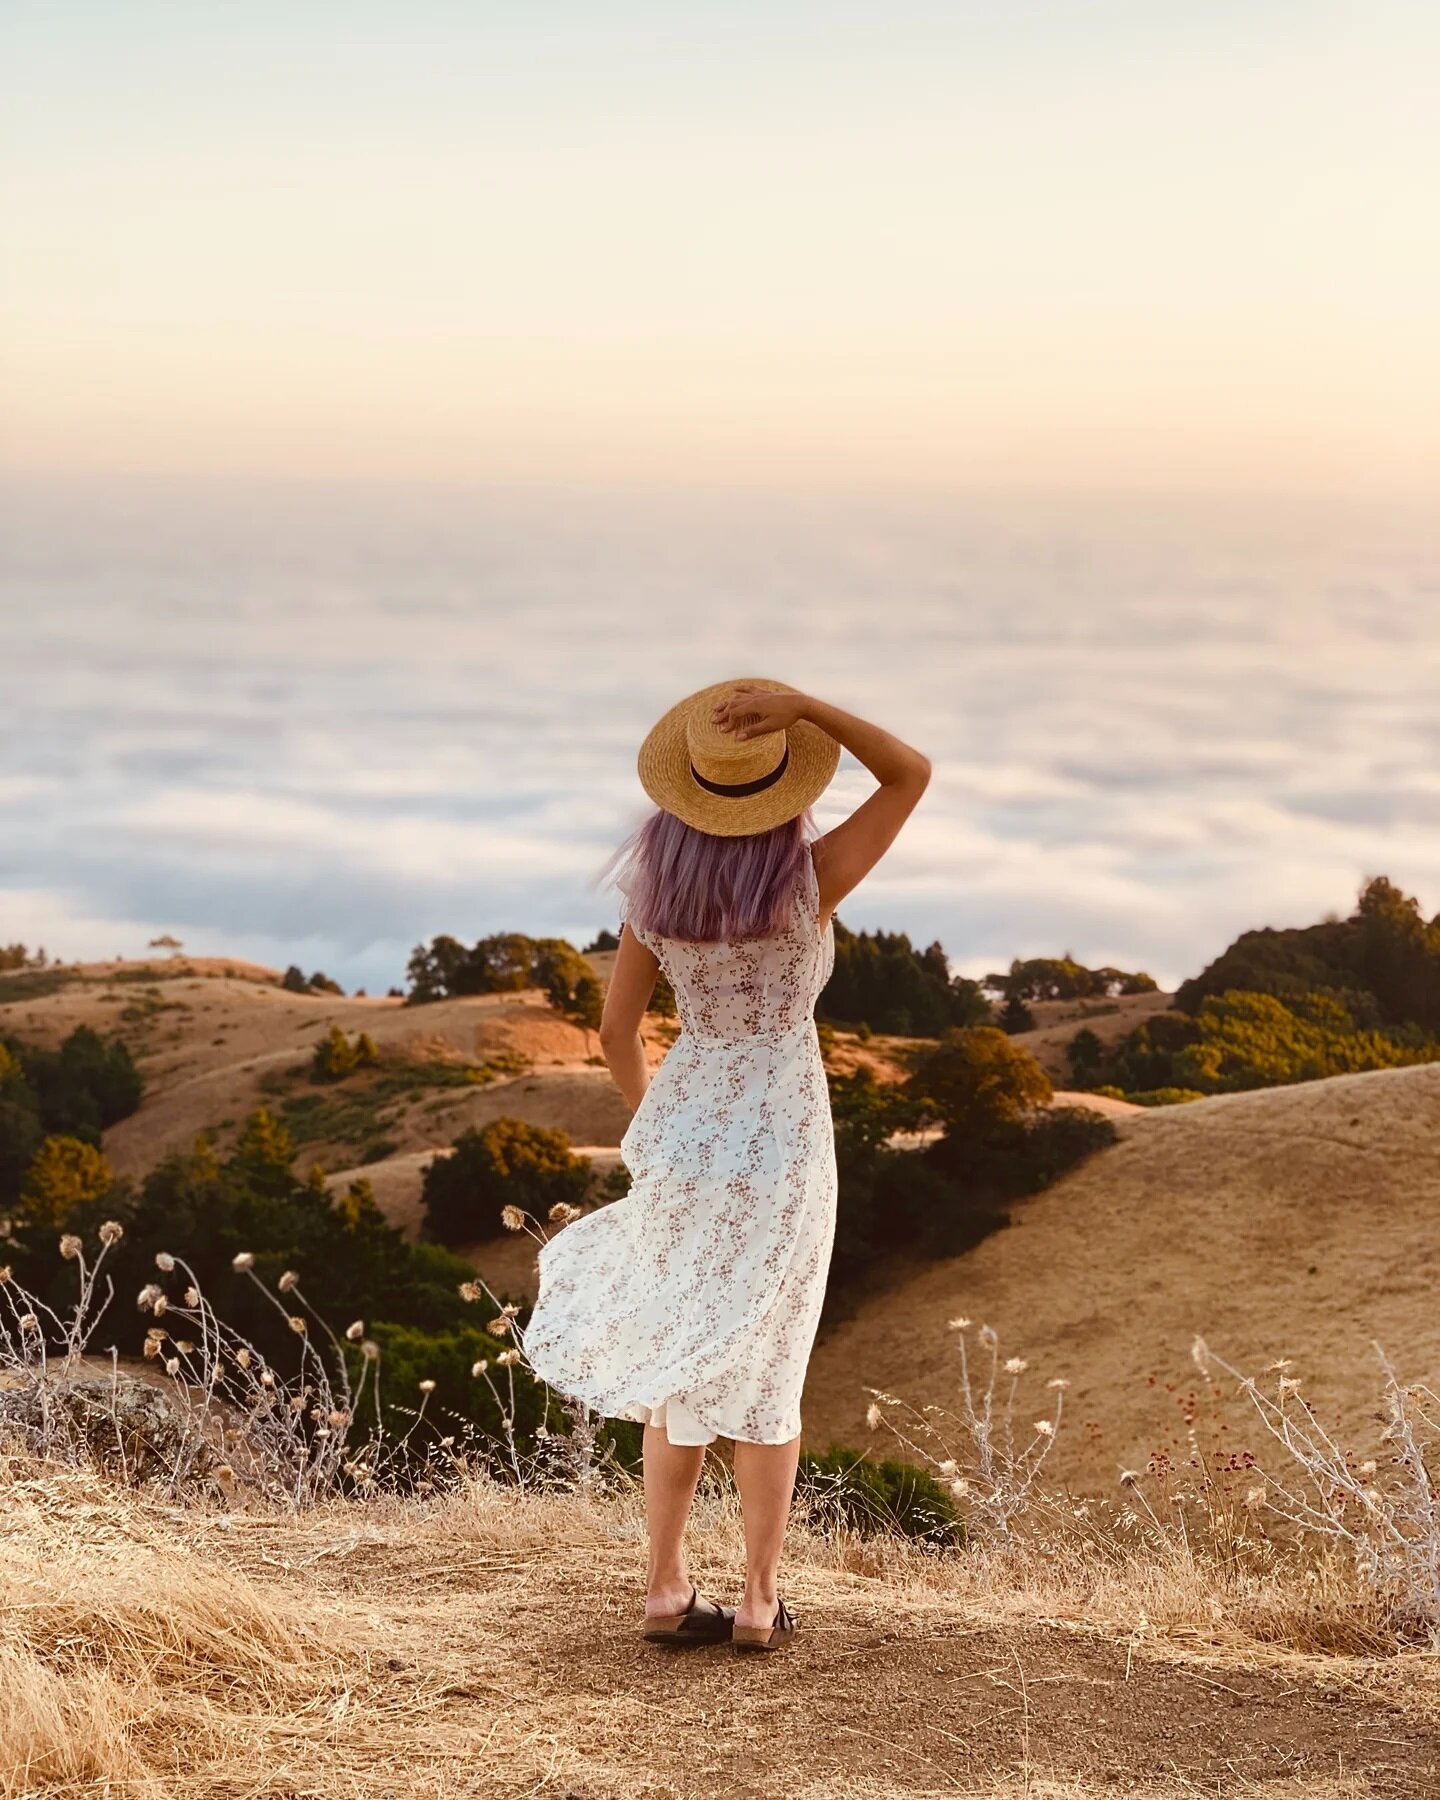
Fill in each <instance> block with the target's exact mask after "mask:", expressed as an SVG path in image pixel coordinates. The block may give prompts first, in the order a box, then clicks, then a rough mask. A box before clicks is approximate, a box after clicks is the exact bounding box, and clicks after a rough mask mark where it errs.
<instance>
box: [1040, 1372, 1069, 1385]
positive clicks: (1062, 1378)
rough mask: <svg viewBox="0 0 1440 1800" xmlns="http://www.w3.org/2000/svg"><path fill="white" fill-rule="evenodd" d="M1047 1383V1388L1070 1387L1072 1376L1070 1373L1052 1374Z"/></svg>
mask: <svg viewBox="0 0 1440 1800" xmlns="http://www.w3.org/2000/svg"><path fill="white" fill-rule="evenodd" d="M1045 1385H1046V1387H1047V1388H1068V1387H1069V1385H1070V1378H1069V1376H1068V1375H1055V1376H1052V1377H1051V1379H1050V1380H1049V1381H1047V1382H1046V1383H1045Z"/></svg>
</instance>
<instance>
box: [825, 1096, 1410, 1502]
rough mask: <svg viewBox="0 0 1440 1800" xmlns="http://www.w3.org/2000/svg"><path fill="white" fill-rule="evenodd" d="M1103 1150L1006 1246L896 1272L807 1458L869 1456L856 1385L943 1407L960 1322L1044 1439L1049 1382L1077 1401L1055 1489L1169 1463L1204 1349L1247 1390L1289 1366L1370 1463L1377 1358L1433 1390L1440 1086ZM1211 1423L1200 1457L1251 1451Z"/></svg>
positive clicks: (1191, 1109) (1184, 1119)
mask: <svg viewBox="0 0 1440 1800" xmlns="http://www.w3.org/2000/svg"><path fill="white" fill-rule="evenodd" d="M1117 1129H1118V1131H1119V1134H1120V1141H1119V1142H1118V1143H1117V1144H1115V1145H1114V1146H1113V1147H1112V1148H1110V1149H1108V1150H1104V1151H1101V1152H1100V1153H1099V1154H1098V1155H1097V1156H1095V1157H1093V1158H1091V1159H1090V1161H1088V1162H1087V1163H1085V1164H1083V1165H1082V1166H1081V1167H1079V1168H1078V1169H1075V1170H1072V1171H1071V1173H1070V1174H1068V1175H1067V1176H1065V1177H1064V1178H1062V1180H1060V1181H1059V1182H1058V1183H1057V1184H1056V1185H1055V1186H1054V1187H1053V1188H1051V1189H1049V1190H1048V1191H1047V1192H1045V1193H1043V1194H1040V1195H1038V1196H1036V1197H1035V1198H1034V1199H1031V1200H1027V1201H1024V1202H1022V1203H1021V1204H1020V1205H1019V1206H1017V1207H1016V1209H1015V1212H1014V1223H1013V1225H1012V1226H1011V1228H1010V1229H1008V1230H1006V1231H1002V1232H999V1233H997V1234H996V1235H995V1236H993V1237H990V1238H988V1239H986V1240H985V1241H984V1242H983V1243H981V1244H979V1245H978V1246H977V1247H976V1248H975V1249H974V1250H972V1251H970V1252H969V1253H968V1254H966V1255H964V1256H959V1257H955V1258H952V1259H948V1260H946V1261H943V1262H937V1263H930V1264H928V1265H926V1266H924V1267H918V1268H912V1269H902V1270H901V1271H900V1272H899V1273H898V1274H897V1275H896V1277H895V1279H894V1280H893V1281H892V1282H891V1283H890V1284H889V1285H888V1286H887V1287H886V1288H885V1289H884V1291H882V1292H877V1293H875V1294H873V1295H872V1296H870V1297H868V1298H867V1300H866V1301H865V1303H864V1304H863V1306H862V1307H861V1308H860V1310H859V1311H858V1313H857V1314H856V1316H854V1317H853V1318H851V1319H848V1320H846V1321H845V1322H843V1323H842V1324H840V1325H838V1326H837V1327H836V1328H835V1329H834V1330H833V1331H832V1332H830V1333H828V1334H827V1335H826V1336H825V1337H823V1338H822V1340H821V1341H820V1343H819V1344H818V1345H817V1347H816V1351H815V1356H814V1360H813V1362H812V1365H811V1371H810V1381H809V1384H808V1386H807V1389H806V1395H805V1432H806V1438H807V1441H809V1442H810V1443H812V1444H817V1445H818V1444H824V1443H825V1442H827V1441H828V1440H829V1439H831V1438H838V1439H840V1440H841V1441H843V1442H846V1443H850V1444H867V1443H870V1442H872V1441H873V1440H871V1438H870V1437H869V1435H868V1434H867V1433H866V1430H865V1426H864V1413H865V1407H866V1404H867V1396H866V1395H865V1394H864V1393H863V1392H861V1391H860V1387H859V1384H860V1383H862V1382H863V1383H868V1384H869V1385H871V1386H874V1387H879V1388H883V1389H886V1390H888V1391H889V1392H891V1393H893V1394H896V1395H898V1396H900V1397H901V1398H902V1399H904V1400H906V1401H908V1402H910V1403H911V1404H913V1405H916V1406H920V1405H926V1404H933V1405H940V1406H948V1405H949V1404H951V1403H952V1402H953V1400H954V1396H955V1381H954V1372H955V1358H956V1347H955V1340H954V1334H953V1333H951V1332H950V1331H949V1330H948V1329H947V1322H948V1321H949V1320H950V1319H952V1318H955V1317H957V1316H969V1317H971V1318H972V1319H973V1320H974V1321H975V1322H976V1324H977V1325H978V1324H982V1323H984V1324H989V1325H992V1326H994V1327H995V1329H996V1330H997V1331H998V1332H999V1334H1000V1338H1001V1343H1002V1349H1003V1353H1004V1354H1006V1355H1010V1354H1016V1355H1020V1356H1024V1357H1025V1358H1026V1359H1027V1360H1028V1362H1029V1365H1030V1367H1029V1369H1028V1371H1027V1372H1026V1375H1025V1377H1024V1380H1025V1381H1026V1382H1027V1383H1030V1384H1033V1390H1034V1393H1035V1397H1036V1408H1035V1410H1036V1415H1037V1416H1038V1414H1039V1413H1040V1412H1042V1411H1044V1410H1045V1407H1044V1404H1043V1403H1044V1400H1045V1399H1046V1398H1048V1396H1046V1395H1045V1394H1044V1393H1043V1384H1044V1382H1045V1380H1046V1379H1048V1378H1050V1377H1052V1376H1067V1377H1069V1379H1070V1381H1071V1383H1072V1386H1071V1387H1070V1389H1069V1391H1068V1393H1067V1394H1066V1396H1065V1400H1066V1420H1065V1425H1064V1427H1063V1428H1062V1430H1061V1433H1060V1437H1059V1440H1058V1442H1057V1448H1056V1450H1055V1452H1054V1455H1053V1457H1052V1460H1051V1465H1050V1466H1051V1469H1052V1471H1053V1472H1054V1474H1055V1475H1056V1476H1064V1477H1068V1478H1069V1479H1070V1480H1071V1481H1073V1482H1075V1483H1076V1484H1078V1485H1079V1486H1081V1487H1084V1488H1086V1489H1096V1488H1100V1489H1105V1488H1110V1487H1112V1486H1113V1483H1114V1481H1115V1479H1116V1477H1117V1476H1118V1474H1119V1472H1120V1471H1121V1470H1122V1469H1125V1468H1136V1469H1143V1468H1144V1467H1145V1462H1146V1458H1147V1456H1148V1455H1149V1454H1150V1452H1151V1451H1152V1450H1153V1449H1155V1448H1157V1447H1169V1448H1170V1449H1171V1453H1172V1454H1174V1450H1175V1445H1176V1443H1177V1441H1180V1442H1183V1432H1182V1420H1181V1406H1182V1404H1183V1403H1184V1402H1185V1400H1186V1397H1187V1396H1188V1395H1189V1394H1190V1393H1191V1392H1192V1391H1196V1392H1198V1393H1199V1394H1200V1397H1201V1400H1202V1402H1203V1401H1204V1399H1205V1394H1204V1384H1203V1383H1202V1382H1201V1381H1200V1380H1199V1377H1198V1375H1197V1371H1196V1369H1195V1368H1194V1366H1193V1364H1192V1362H1191V1360H1190V1354H1189V1352H1190V1346H1191V1342H1192V1339H1193V1338H1194V1337H1195V1335H1196V1334H1197V1333H1201V1334H1203V1335H1204V1336H1205V1337H1206V1338H1207V1339H1208V1340H1209V1342H1210V1343H1211V1344H1212V1345H1213V1347H1214V1348H1215V1350H1216V1351H1218V1352H1219V1353H1220V1354H1222V1355H1223V1356H1224V1357H1225V1358H1226V1360H1227V1361H1229V1362H1231V1363H1232V1364H1234V1365H1235V1366H1236V1367H1238V1368H1241V1369H1243V1370H1246V1371H1247V1372H1251V1373H1257V1372H1258V1371H1259V1369H1260V1368H1262V1367H1263V1366H1264V1365H1265V1364H1267V1363H1269V1362H1270V1361H1272V1360H1273V1359H1275V1358H1277V1357H1281V1356H1287V1357H1290V1358H1293V1360H1294V1363H1295V1368H1294V1370H1293V1371H1292V1373H1293V1374H1294V1375H1297V1376H1299V1377H1301V1378H1302V1379H1303V1381H1304V1384H1305V1390H1306V1392H1307V1393H1308V1394H1309V1395H1310V1396H1311V1397H1312V1399H1313V1400H1314V1401H1315V1402H1316V1403H1317V1404H1318V1405H1319V1406H1320V1408H1321V1411H1322V1415H1323V1417H1324V1418H1325V1419H1326V1420H1327V1422H1328V1421H1329V1420H1330V1419H1332V1418H1334V1419H1338V1420H1339V1422H1340V1424H1341V1426H1342V1428H1343V1429H1345V1430H1346V1431H1347V1432H1353V1433H1355V1434H1357V1435H1364V1437H1365V1438H1366V1441H1367V1442H1368V1441H1372V1440H1373V1436H1374V1428H1375V1421H1374V1417H1373V1414H1374V1396H1375V1394H1376V1393H1377V1391H1378V1381H1377V1367H1376V1363H1375V1359H1374V1357H1373V1354H1372V1352H1371V1349H1370V1341H1371V1339H1372V1338H1374V1339H1378V1340H1379V1341H1380V1342H1381V1343H1382V1344H1383V1345H1384V1346H1385V1348H1386V1349H1387V1350H1388V1351H1389V1353H1390V1354H1391V1356H1392V1358H1393V1360H1394V1361H1395V1362H1396V1363H1397V1364H1398V1366H1399V1372H1400V1374H1401V1375H1402V1376H1403V1377H1405V1378H1406V1379H1411V1380H1426V1381H1429V1382H1430V1383H1431V1384H1432V1385H1440V1306H1437V1304H1436V1294H1437V1292H1440V1155H1437V1150H1436V1146H1437V1144H1440V1064H1433V1063H1432V1064H1428V1065H1423V1066H1421V1067H1418V1068H1409V1069H1396V1070H1385V1071H1381V1072H1378V1073H1374V1074H1365V1075H1347V1076H1341V1077H1337V1078H1336V1079H1334V1080H1330V1081H1319V1082H1311V1083H1307V1084H1305V1085H1303V1086H1299V1087H1290V1088H1273V1089H1267V1090H1264V1091H1261V1092H1255V1093H1247V1094H1234V1095H1226V1096H1223V1097H1221V1098H1216V1099H1210V1100H1201V1101H1194V1102H1191V1103H1190V1104H1189V1105H1185V1106H1178V1107H1169V1108H1163V1109H1159V1110H1152V1111H1146V1110H1138V1111H1134V1112H1131V1113H1129V1114H1128V1115H1126V1116H1125V1117H1123V1118H1120V1119H1119V1120H1117ZM1022 1391H1023V1389H1022ZM1207 1418H1208V1413H1207V1411H1206V1409H1205V1408H1204V1407H1203V1406H1202V1412H1201V1418H1200V1421H1199V1425H1200V1431H1201V1437H1202V1441H1203V1443H1204V1445H1205V1447H1206V1448H1209V1447H1210V1445H1211V1444H1212V1442H1213V1443H1216V1444H1218V1445H1220V1446H1221V1447H1222V1448H1224V1449H1229V1448H1234V1449H1237V1450H1238V1449H1242V1448H1244V1447H1245V1445H1244V1442H1243V1440H1238V1441H1237V1429H1238V1427H1237V1424H1232V1425H1231V1426H1230V1429H1229V1431H1228V1432H1226V1433H1224V1434H1220V1433H1218V1431H1217V1432H1216V1434H1215V1436H1214V1437H1213V1438H1212V1437H1211V1435H1210V1427H1209V1425H1208V1423H1207ZM1242 1421H1243V1415H1242ZM1257 1447H1258V1446H1257Z"/></svg>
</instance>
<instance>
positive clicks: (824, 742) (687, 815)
mask: <svg viewBox="0 0 1440 1800" xmlns="http://www.w3.org/2000/svg"><path fill="white" fill-rule="evenodd" d="M737 687H754V688H765V689H767V690H769V691H770V692H771V693H780V694H793V693H796V692H798V690H797V689H796V688H793V687H791V686H790V684H789V683H788V682H784V681H772V680H770V679H769V678H768V677H766V676H751V675H741V676H736V677H733V678H732V679H731V680H729V681H715V682H712V683H711V684H710V686H709V687H703V688H697V690H696V691H695V692H694V693H693V694H687V695H686V697H685V698H684V699H683V700H677V701H676V703H675V705H674V706H672V707H671V708H670V709H669V710H668V711H667V712H665V713H663V714H662V715H661V716H660V718H659V719H657V720H656V721H655V723H654V724H653V725H652V726H651V727H650V730H649V731H648V732H647V733H646V735H645V741H644V743H643V744H641V746H640V754H639V757H638V758H637V759H636V767H637V769H638V770H639V773H640V785H641V786H642V787H643V788H644V789H645V792H646V793H647V794H648V795H649V796H650V798H651V799H652V800H653V801H654V802H655V804H656V805H657V806H659V807H662V808H663V809H664V810H665V811H666V812H669V813H674V814H675V816H676V817H677V818H679V819H683V820H684V821H685V823H686V824H687V825H693V826H694V827H695V829H696V830H697V831H707V832H709V833H710V834H711V835H712V836H714V837H749V836H753V835H754V834H755V833H756V832H760V831H771V830H773V829H774V828H775V826H777V825H783V824H784V823H785V821H786V820H787V819H793V818H795V817H796V816H797V814H799V813H802V812H804V810H805V808H806V807H807V806H811V805H813V804H814V802H815V801H816V800H818V799H819V798H820V796H821V794H823V793H824V792H825V789H826V788H827V787H829V785H830V782H831V780H832V778H833V777H834V774H835V770H836V769H837V768H838V766H839V763H840V745H839V744H838V743H837V742H836V740H835V739H834V738H833V737H831V736H830V734H829V732H828V731H822V730H821V729H820V727H819V726H818V725H814V724H812V723H811V722H810V720H809V719H797V720H796V722H795V723H794V724H793V725H792V726H790V727H789V729H788V730H787V731H786V733H785V741H786V743H787V745H788V746H789V750H790V760H789V762H788V763H787V764H786V767H785V773H784V774H783V775H782V776H781V777H780V779H779V780H778V781H777V782H776V783H775V784H774V786H773V787H768V788H762V789H761V791H760V792H759V793H758V794H740V795H732V794H712V793H710V792H709V790H708V789H706V788H703V787H701V786H700V784H699V782H697V781H696V779H695V777H694V774H693V773H692V771H691V768H690V743H689V739H688V737H687V735H686V730H685V726H686V721H687V720H688V718H689V717H690V714H691V712H692V710H693V709H694V708H695V707H697V706H699V705H702V704H703V703H705V702H706V701H709V702H711V703H712V704H713V703H714V702H715V701H717V700H720V699H723V698H724V696H725V695H727V694H729V693H732V692H733V691H734V690H735V689H736V688H737Z"/></svg>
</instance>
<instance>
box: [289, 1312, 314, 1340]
mask: <svg viewBox="0 0 1440 1800" xmlns="http://www.w3.org/2000/svg"><path fill="white" fill-rule="evenodd" d="M290 1329H291V1330H292V1331H293V1332H294V1333H295V1335H296V1337H304V1335H305V1333H306V1332H307V1331H308V1330H309V1329H310V1328H309V1326H308V1325H307V1324H306V1323H305V1321H304V1320H303V1319H302V1318H301V1317H300V1315H299V1313H291V1315H290Z"/></svg>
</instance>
